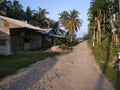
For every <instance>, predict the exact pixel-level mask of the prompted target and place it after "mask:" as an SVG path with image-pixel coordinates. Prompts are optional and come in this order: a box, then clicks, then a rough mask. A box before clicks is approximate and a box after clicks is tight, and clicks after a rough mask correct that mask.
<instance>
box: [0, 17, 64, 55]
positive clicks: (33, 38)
mask: <svg viewBox="0 0 120 90" xmlns="http://www.w3.org/2000/svg"><path fill="white" fill-rule="evenodd" d="M51 31H52V29H51V28H49V29H40V28H38V27H34V26H32V25H30V24H27V23H25V22H22V21H19V20H15V19H12V18H8V17H4V16H0V55H8V54H13V53H18V52H23V51H29V50H34V49H40V48H42V46H43V45H44V44H43V41H44V37H45V36H46V35H47V36H50V37H52V38H54V37H64V36H60V35H55V33H52V34H51ZM44 43H45V42H44Z"/></svg>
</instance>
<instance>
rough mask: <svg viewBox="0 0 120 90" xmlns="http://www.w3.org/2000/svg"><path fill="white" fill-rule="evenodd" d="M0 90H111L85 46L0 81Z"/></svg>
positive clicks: (84, 43) (81, 45) (84, 44)
mask: <svg viewBox="0 0 120 90" xmlns="http://www.w3.org/2000/svg"><path fill="white" fill-rule="evenodd" d="M0 90H114V89H113V87H112V85H111V83H110V82H108V80H107V79H106V78H105V77H104V76H103V74H102V73H101V71H100V69H99V66H98V65H97V64H96V61H95V59H94V57H93V55H92V53H91V50H90V48H89V47H88V46H87V41H85V42H83V43H81V44H79V45H78V46H76V47H74V49H73V52H71V53H69V54H65V55H59V56H56V57H54V58H47V59H45V60H43V61H39V62H37V63H35V64H33V65H31V66H29V67H27V68H24V69H21V70H20V71H18V72H17V74H15V75H12V76H9V77H7V78H5V79H4V80H2V81H1V82H0Z"/></svg>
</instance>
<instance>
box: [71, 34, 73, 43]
mask: <svg viewBox="0 0 120 90" xmlns="http://www.w3.org/2000/svg"><path fill="white" fill-rule="evenodd" d="M72 41H73V35H72V33H70V43H72Z"/></svg>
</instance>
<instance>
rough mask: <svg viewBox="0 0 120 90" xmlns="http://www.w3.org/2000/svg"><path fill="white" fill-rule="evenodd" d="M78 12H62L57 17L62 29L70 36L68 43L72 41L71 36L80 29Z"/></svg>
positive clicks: (80, 23)
mask: <svg viewBox="0 0 120 90" xmlns="http://www.w3.org/2000/svg"><path fill="white" fill-rule="evenodd" d="M79 14H80V13H79V12H78V11H77V10H71V11H70V12H67V11H63V12H61V13H60V14H59V15H60V17H59V21H60V23H61V24H62V25H63V26H64V28H65V29H66V30H67V31H68V32H69V34H70V42H72V41H73V34H74V33H75V32H76V31H78V30H79V29H80V26H81V25H82V20H81V19H80V18H79Z"/></svg>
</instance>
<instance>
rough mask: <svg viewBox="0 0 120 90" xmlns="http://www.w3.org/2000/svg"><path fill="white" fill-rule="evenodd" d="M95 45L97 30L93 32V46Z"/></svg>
mask: <svg viewBox="0 0 120 90" xmlns="http://www.w3.org/2000/svg"><path fill="white" fill-rule="evenodd" d="M94 46H95V30H94V32H93V47H94Z"/></svg>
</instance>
